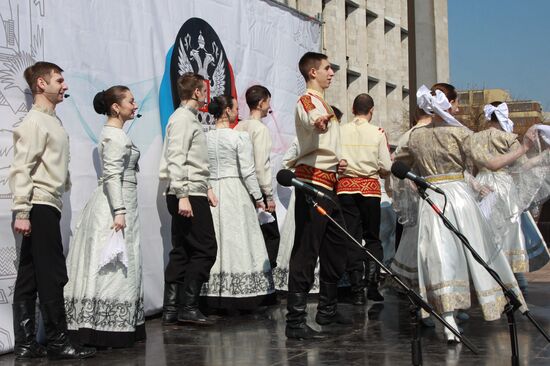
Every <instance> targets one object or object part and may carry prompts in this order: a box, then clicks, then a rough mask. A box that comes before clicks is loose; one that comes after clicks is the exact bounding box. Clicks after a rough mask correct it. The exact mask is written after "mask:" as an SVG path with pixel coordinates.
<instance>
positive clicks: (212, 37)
mask: <svg viewBox="0 0 550 366" xmlns="http://www.w3.org/2000/svg"><path fill="white" fill-rule="evenodd" d="M186 72H195V73H197V74H200V75H202V76H203V77H204V78H205V79H207V80H208V84H209V85H208V86H209V97H210V98H212V97H215V96H218V95H222V94H226V95H233V96H235V87H234V78H233V75H232V69H231V65H230V64H229V60H228V59H227V55H226V53H225V50H224V48H223V45H222V43H221V41H220V38H219V37H218V35H217V34H216V32H215V31H214V28H212V27H211V26H210V24H208V23H207V22H205V21H204V20H203V19H200V18H191V19H189V20H187V21H186V22H185V23H183V25H182V26H181V28H180V30H179V32H178V35H177V37H176V42H175V43H174V47H173V52H172V58H171V60H170V83H171V86H172V101H173V103H174V108H177V107H178V106H179V104H180V99H179V96H178V92H177V90H178V87H177V80H178V77H179V76H180V75H183V74H184V73H186ZM206 110H207V109H206V108H205V109H203V111H202V112H201V113H199V116H198V117H199V120H200V121H201V122H202V123H203V124H206V125H212V124H214V119H213V118H212V116H211V115H210V114H209V113H207V112H206Z"/></svg>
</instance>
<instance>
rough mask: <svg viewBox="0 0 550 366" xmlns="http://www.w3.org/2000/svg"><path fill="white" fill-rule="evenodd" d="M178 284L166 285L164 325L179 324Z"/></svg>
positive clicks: (163, 311)
mask: <svg viewBox="0 0 550 366" xmlns="http://www.w3.org/2000/svg"><path fill="white" fill-rule="evenodd" d="M177 295H178V284H177V283H168V282H165V283H164V304H163V306H162V324H163V325H172V324H176V323H177V322H178V303H177V298H178V297H177Z"/></svg>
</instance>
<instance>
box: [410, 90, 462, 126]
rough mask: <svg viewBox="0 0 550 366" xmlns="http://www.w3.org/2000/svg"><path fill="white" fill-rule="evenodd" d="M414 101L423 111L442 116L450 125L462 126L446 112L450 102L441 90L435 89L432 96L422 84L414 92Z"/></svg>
mask: <svg viewBox="0 0 550 366" xmlns="http://www.w3.org/2000/svg"><path fill="white" fill-rule="evenodd" d="M416 103H417V105H418V107H419V108H420V109H422V110H423V111H424V112H426V113H428V114H434V113H436V114H438V115H439V116H440V117H441V118H443V120H444V121H445V122H446V123H448V124H450V125H452V126H461V127H463V125H462V123H460V122H458V121H457V120H456V118H454V117H453V116H452V115H451V114H450V113H449V112H447V110H448V109H449V108H451V103H450V102H449V99H447V97H446V96H445V93H443V92H442V91H441V90H436V91H435V96H434V95H432V92H431V90H430V89H428V88H427V87H426V85H422V86H421V87H420V88H419V89H418V91H417V92H416Z"/></svg>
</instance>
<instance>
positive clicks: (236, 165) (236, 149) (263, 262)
mask: <svg viewBox="0 0 550 366" xmlns="http://www.w3.org/2000/svg"><path fill="white" fill-rule="evenodd" d="M208 111H209V112H210V113H211V114H212V115H213V116H214V118H215V119H216V129H214V130H211V131H209V132H208V133H207V134H206V140H207V145H208V160H209V165H210V183H211V185H212V189H213V191H214V193H215V195H216V197H218V205H217V206H216V207H212V208H211V210H212V219H213V221H214V230H215V232H216V240H217V242H218V253H217V256H216V262H215V263H214V266H213V267H212V269H211V270H210V279H209V281H208V282H207V283H205V284H204V285H203V289H202V292H201V295H202V296H203V297H205V299H206V303H207V305H208V306H209V307H211V308H218V309H226V310H227V309H235V310H237V309H238V310H253V309H255V308H256V307H258V306H259V305H261V304H262V302H263V301H264V300H266V298H267V295H269V294H272V293H273V292H274V291H275V289H274V286H273V276H272V273H271V266H270V264H269V258H268V254H267V250H266V247H265V242H264V238H263V235H262V231H261V228H260V223H259V221H258V215H257V213H256V208H261V209H265V205H264V202H263V198H262V193H261V191H260V186H259V184H258V180H257V179H256V173H255V168H254V159H253V155H252V143H251V141H250V138H249V136H248V133H246V132H238V131H235V130H233V129H231V128H230V122H231V121H234V120H235V119H236V117H237V115H238V104H237V101H236V100H235V99H233V97H231V96H226V95H222V96H217V97H214V98H213V99H212V101H211V102H210V104H209V106H208ZM251 197H252V198H251ZM254 206H256V208H255V207H254Z"/></svg>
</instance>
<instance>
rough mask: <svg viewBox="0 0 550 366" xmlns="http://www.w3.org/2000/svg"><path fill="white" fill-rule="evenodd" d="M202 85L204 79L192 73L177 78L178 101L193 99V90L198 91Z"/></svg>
mask: <svg viewBox="0 0 550 366" xmlns="http://www.w3.org/2000/svg"><path fill="white" fill-rule="evenodd" d="M203 85H204V77H202V75H199V74H196V73H194V72H186V73H185V74H183V75H182V76H180V77H179V78H178V95H179V97H180V100H189V99H191V98H193V93H194V92H195V89H200V88H202V86H203Z"/></svg>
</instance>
